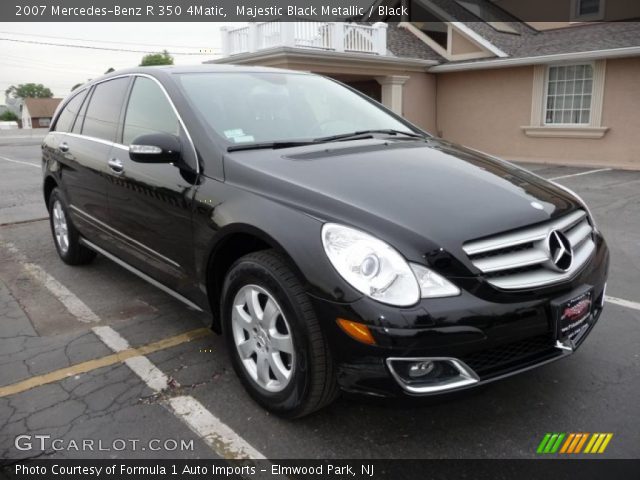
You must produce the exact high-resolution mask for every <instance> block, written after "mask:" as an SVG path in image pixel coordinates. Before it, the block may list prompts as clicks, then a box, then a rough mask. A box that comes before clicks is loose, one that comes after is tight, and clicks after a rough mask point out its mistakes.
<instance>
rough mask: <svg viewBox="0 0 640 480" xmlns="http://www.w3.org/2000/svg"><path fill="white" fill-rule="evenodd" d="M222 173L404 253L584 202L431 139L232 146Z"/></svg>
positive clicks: (454, 246) (457, 245)
mask: <svg viewBox="0 0 640 480" xmlns="http://www.w3.org/2000/svg"><path fill="white" fill-rule="evenodd" d="M225 180H226V181H227V182H229V183H231V184H235V185H237V186H240V187H242V188H245V189H248V190H251V191H253V192H255V193H258V194H260V195H263V196H266V197H270V198H272V199H274V200H277V201H281V202H285V203H287V204H290V205H292V206H294V207H296V208H298V209H301V210H304V211H306V212H308V213H309V214H311V215H314V216H316V217H318V218H319V219H321V220H323V221H337V222H342V223H346V224H350V225H352V226H355V227H357V228H360V229H363V230H365V231H369V232H371V233H374V234H376V235H378V236H379V237H381V238H383V239H385V240H386V241H388V242H390V243H392V244H393V245H395V246H396V248H399V249H401V251H402V248H401V245H402V244H404V245H403V246H404V247H406V248H405V255H407V253H406V252H407V250H410V251H413V252H430V251H432V249H440V248H442V249H445V250H447V251H449V252H452V253H453V254H454V255H456V256H458V255H460V254H461V247H462V244H463V243H464V242H465V241H468V240H473V239H477V238H481V237H484V236H488V235H492V234H495V233H499V232H504V231H508V230H512V229H516V228H519V227H523V226H527V225H531V224H535V223H538V222H543V221H546V220H549V219H551V218H555V217H557V216H561V215H564V214H566V213H568V212H570V211H572V210H574V209H576V208H579V204H578V203H577V202H576V200H575V199H574V198H573V197H572V196H570V195H569V194H568V193H567V192H565V191H563V190H562V189H560V188H559V187H557V186H556V185H554V184H552V183H550V182H548V181H545V180H544V179H542V178H540V177H538V176H536V175H534V174H532V173H530V172H528V171H526V170H523V169H521V168H519V167H516V166H514V165H512V164H510V163H508V162H505V161H501V160H498V159H495V158H493V157H489V156H487V155H485V154H482V153H479V152H477V151H474V150H470V149H467V148H464V147H461V146H458V145H454V144H451V143H448V142H445V141H442V140H435V139H429V140H428V141H426V142H424V141H411V140H386V141H385V140H380V139H369V140H358V141H349V142H340V143H331V144H323V145H313V146H305V147H296V148H288V149H280V150H278V149H276V150H250V151H241V152H234V153H232V154H229V155H228V156H227V157H226V159H225ZM409 256H411V255H409ZM410 259H411V258H410ZM414 259H415V260H419V259H416V258H414Z"/></svg>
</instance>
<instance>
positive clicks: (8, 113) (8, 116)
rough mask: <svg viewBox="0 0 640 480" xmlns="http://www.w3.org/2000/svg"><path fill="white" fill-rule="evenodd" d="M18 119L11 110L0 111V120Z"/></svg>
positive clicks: (10, 120) (11, 120)
mask: <svg viewBox="0 0 640 480" xmlns="http://www.w3.org/2000/svg"><path fill="white" fill-rule="evenodd" d="M13 121H18V116H17V115H16V114H15V113H13V112H12V111H11V110H7V111H5V112H2V113H0V122H13Z"/></svg>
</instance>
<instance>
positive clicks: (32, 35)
mask: <svg viewBox="0 0 640 480" xmlns="http://www.w3.org/2000/svg"><path fill="white" fill-rule="evenodd" d="M222 25H225V24H223V23H211V22H209V23H133V22H129V23H46V22H42V23H3V22H0V39H2V38H7V39H15V40H21V41H22V42H20V43H18V42H10V41H6V40H0V104H3V103H4V91H5V90H6V89H7V88H8V87H9V86H10V85H17V84H19V83H42V84H44V85H45V86H47V87H49V88H50V89H51V90H52V91H53V93H54V95H55V96H56V97H64V96H66V95H67V94H68V93H69V92H70V91H71V87H72V86H73V85H75V84H76V83H80V82H85V81H87V80H88V79H90V78H96V77H98V76H100V75H102V74H103V73H104V72H105V71H106V70H107V69H108V68H110V67H113V68H115V69H116V70H117V69H120V68H127V67H132V66H136V65H138V64H139V63H140V60H141V58H142V57H143V56H144V55H145V53H131V52H115V51H105V50H93V49H91V50H90V49H84V48H72V47H60V46H51V45H41V44H34V43H23V42H26V41H28V42H44V43H57V44H71V45H83V46H92V47H106V48H113V49H123V50H149V51H161V50H163V49H167V50H169V51H170V52H180V53H192V54H193V53H199V51H200V50H201V49H212V50H213V52H219V51H220V31H219V29H220V27H221V26H222ZM236 25H237V24H236ZM71 38H74V39H80V40H69V39H71ZM216 56H217V55H216V53H207V54H205V55H179V54H175V55H174V58H175V63H176V64H179V65H187V64H198V63H202V62H203V61H205V60H210V59H213V58H216Z"/></svg>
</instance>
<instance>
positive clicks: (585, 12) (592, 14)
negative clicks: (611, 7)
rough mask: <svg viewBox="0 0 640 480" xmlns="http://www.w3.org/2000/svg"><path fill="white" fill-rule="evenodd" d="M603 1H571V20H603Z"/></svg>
mask: <svg viewBox="0 0 640 480" xmlns="http://www.w3.org/2000/svg"><path fill="white" fill-rule="evenodd" d="M604 2H605V0H572V1H571V20H575V21H579V22H580V21H589V20H602V19H603V18H604Z"/></svg>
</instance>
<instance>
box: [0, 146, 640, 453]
mask: <svg viewBox="0 0 640 480" xmlns="http://www.w3.org/2000/svg"><path fill="white" fill-rule="evenodd" d="M525 167H527V168H530V169H531V170H534V171H535V172H536V173H538V174H539V175H542V176H544V177H546V178H557V179H558V180H557V181H558V182H560V183H562V184H563V185H566V186H567V187H569V188H571V189H574V190H575V191H576V192H578V193H579V194H580V195H581V196H582V197H583V198H584V199H585V200H586V201H587V202H588V204H589V205H590V207H591V209H592V211H593V214H594V216H595V218H596V221H597V222H598V225H599V227H600V229H601V230H602V231H603V232H604V234H605V236H606V238H607V241H608V242H609V246H610V249H611V252H612V264H611V272H610V281H609V285H608V290H607V294H608V296H609V301H608V302H607V305H606V307H605V311H604V313H603V315H602V317H601V319H600V321H599V324H598V325H597V327H596V328H595V329H594V331H593V332H592V334H591V335H590V337H589V338H588V340H587V341H586V342H585V344H584V345H583V346H582V347H581V348H580V349H579V350H578V351H577V352H576V353H575V354H574V355H572V356H571V357H569V358H567V359H565V360H563V361H560V362H555V363H553V364H550V365H547V366H544V367H541V368H538V369H536V370H533V371H531V372H528V373H525V374H522V375H519V376H516V377H513V378H510V379H507V380H503V381H500V382H496V383H494V384H491V385H489V386H486V387H484V388H481V389H476V390H473V391H469V392H468V393H465V394H462V395H455V396H451V397H446V398H442V399H437V400H429V401H419V402H416V401H413V402H389V401H383V402H380V401H376V402H374V401H371V400H367V399H364V398H359V397H345V396H343V397H341V398H340V399H338V401H336V402H335V403H334V404H333V405H331V406H330V407H328V408H326V409H324V410H322V411H320V412H318V413H316V414H314V415H312V416H310V417H307V418H304V419H300V420H296V421H288V420H282V419H280V418H277V417H274V416H273V415H269V414H268V413H267V412H265V411H264V410H262V409H261V408H260V407H258V406H257V405H256V404H255V403H253V401H252V400H251V399H250V398H249V397H248V395H246V394H245V392H244V390H243V389H242V386H241V385H240V382H239V381H238V379H237V378H236V377H235V374H234V373H233V371H232V369H231V368H230V364H229V362H228V360H227V352H226V349H225V346H224V344H223V342H222V339H221V338H220V337H218V336H216V335H214V334H207V331H206V330H203V327H204V326H206V324H207V322H208V319H207V318H206V317H205V316H203V315H202V314H200V313H197V312H195V311H192V310H189V309H188V308H187V307H185V306H183V305H182V304H181V303H178V302H177V301H176V300H174V299H173V298H172V297H170V296H168V295H166V294H165V293H163V292H161V291H159V290H157V289H155V288H154V287H152V286H150V285H148V284H146V283H145V282H144V281H142V280H140V279H138V278H137V277H135V276H133V275H132V274H130V273H128V272H127V271H125V270H124V269H122V268H121V267H119V266H117V265H116V264H114V263H112V262H111V261H109V260H107V259H106V258H104V257H100V256H99V257H98V258H97V259H96V261H95V262H94V263H92V264H91V265H89V266H85V267H75V268H74V267H69V266H66V265H65V264H63V263H62V262H61V261H60V260H59V259H58V258H57V255H56V252H55V248H54V245H53V241H52V239H51V234H50V230H49V225H48V222H47V220H45V218H46V217H47V212H46V210H45V208H44V204H43V200H42V194H41V171H40V161H39V146H37V145H1V146H0V169H1V172H2V173H1V174H0V225H1V226H0V459H7V458H27V457H29V458H33V457H46V458H140V457H142V458H159V457H168V456H170V457H172V458H218V457H226V458H241V457H258V456H265V457H267V458H324V459H332V458H382V459H384V458H532V457H535V456H536V447H537V446H538V444H539V443H540V440H541V439H542V437H543V436H544V434H545V433H547V432H610V433H613V438H612V440H611V443H610V445H609V446H608V448H607V450H606V452H605V453H603V454H602V455H601V457H603V458H639V457H640V415H639V414H640V407H639V405H640V402H639V401H638V398H640V373H639V372H640V369H639V367H640V303H638V302H640V248H639V247H640V172H631V171H618V170H601V169H597V170H598V171H595V169H589V168H577V167H557V166H548V165H525ZM559 177H560V178H559ZM41 435H44V436H45V438H44V440H41V439H40V437H36V436H41ZM17 437H20V438H19V440H16V438H17ZM53 440H59V441H58V442H57V443H54V442H53ZM87 442H89V443H90V442H93V444H92V445H93V449H91V448H87V445H88V444H89V443H87ZM73 445H77V446H78V447H79V448H72V447H73ZM98 445H100V446H101V447H102V448H101V449H98ZM123 445H125V448H121V447H122V446H123ZM70 446H71V448H70Z"/></svg>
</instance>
